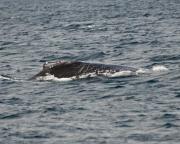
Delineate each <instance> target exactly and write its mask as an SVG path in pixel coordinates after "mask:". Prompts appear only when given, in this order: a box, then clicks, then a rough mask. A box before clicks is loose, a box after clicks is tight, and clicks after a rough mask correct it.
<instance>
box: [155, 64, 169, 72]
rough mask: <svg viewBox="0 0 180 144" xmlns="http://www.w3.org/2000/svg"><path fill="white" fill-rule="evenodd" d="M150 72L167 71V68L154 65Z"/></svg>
mask: <svg viewBox="0 0 180 144" xmlns="http://www.w3.org/2000/svg"><path fill="white" fill-rule="evenodd" d="M152 71H154V72H161V71H168V68H167V67H165V66H163V65H156V66H153V67H152Z"/></svg>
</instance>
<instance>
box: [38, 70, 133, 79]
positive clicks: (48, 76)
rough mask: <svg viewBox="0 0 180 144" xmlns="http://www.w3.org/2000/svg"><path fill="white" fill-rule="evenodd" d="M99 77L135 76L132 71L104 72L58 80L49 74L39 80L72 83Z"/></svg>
mask: <svg viewBox="0 0 180 144" xmlns="http://www.w3.org/2000/svg"><path fill="white" fill-rule="evenodd" d="M98 75H101V76H105V77H124V76H131V75H135V73H134V72H132V71H121V72H115V73H110V72H104V73H100V74H96V73H88V74H83V75H80V76H73V77H69V78H57V77H55V76H54V75H50V74H48V75H47V76H40V77H37V78H36V79H37V80H42V81H62V82H63V81H72V80H76V79H85V78H89V77H91V78H92V77H97V76H98Z"/></svg>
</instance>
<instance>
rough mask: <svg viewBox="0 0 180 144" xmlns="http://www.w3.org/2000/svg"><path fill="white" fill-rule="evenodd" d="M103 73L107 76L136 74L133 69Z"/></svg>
mask: <svg viewBox="0 0 180 144" xmlns="http://www.w3.org/2000/svg"><path fill="white" fill-rule="evenodd" d="M102 75H104V76H107V77H123V76H131V75H134V73H133V72H132V71H120V72H115V73H108V72H107V73H102Z"/></svg>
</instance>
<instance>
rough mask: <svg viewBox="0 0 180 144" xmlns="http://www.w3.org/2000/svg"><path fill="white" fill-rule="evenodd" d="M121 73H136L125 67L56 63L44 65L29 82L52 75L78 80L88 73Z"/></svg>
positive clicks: (76, 62)
mask: <svg viewBox="0 0 180 144" xmlns="http://www.w3.org/2000/svg"><path fill="white" fill-rule="evenodd" d="M121 71H131V72H136V71H137V69H136V68H132V67H127V66H118V65H107V64H98V63H87V62H80V61H57V62H47V63H45V64H44V65H43V69H42V71H40V72H39V73H38V74H36V75H35V76H33V77H32V78H30V80H32V79H36V78H38V77H43V76H47V75H54V76H55V77H57V78H70V77H74V76H75V77H77V78H78V77H79V76H81V75H83V74H88V73H95V74H96V75H102V74H103V73H105V72H107V73H112V74H113V73H116V72H121Z"/></svg>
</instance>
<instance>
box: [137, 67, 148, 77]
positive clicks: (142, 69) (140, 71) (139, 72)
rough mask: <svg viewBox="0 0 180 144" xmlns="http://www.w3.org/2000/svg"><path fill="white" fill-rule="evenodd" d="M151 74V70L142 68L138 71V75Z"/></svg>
mask: <svg viewBox="0 0 180 144" xmlns="http://www.w3.org/2000/svg"><path fill="white" fill-rule="evenodd" d="M147 73H150V71H149V69H144V68H140V69H138V70H137V71H136V75H139V74H147Z"/></svg>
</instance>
